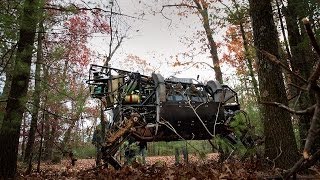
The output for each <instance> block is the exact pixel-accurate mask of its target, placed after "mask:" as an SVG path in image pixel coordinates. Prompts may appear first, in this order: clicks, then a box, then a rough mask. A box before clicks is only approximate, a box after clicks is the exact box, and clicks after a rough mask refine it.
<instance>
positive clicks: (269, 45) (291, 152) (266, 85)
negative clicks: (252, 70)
mask: <svg viewBox="0 0 320 180" xmlns="http://www.w3.org/2000/svg"><path fill="white" fill-rule="evenodd" d="M249 4H250V16H251V19H252V27H253V35H254V44H255V48H256V51H257V57H258V78H259V90H260V100H261V101H262V102H274V101H276V102H280V103H283V104H286V105H287V104H288V100H287V97H286V92H285V87H284V82H283V77H282V73H281V70H280V68H279V67H278V66H277V65H274V64H272V63H270V62H269V61H268V59H267V57H266V56H265V55H263V54H262V52H261V51H262V50H264V51H267V52H269V53H271V54H273V55H275V56H277V57H279V52H278V47H279V46H278V40H277V39H278V33H277V31H276V27H275V24H274V20H273V14H272V7H271V0H260V1H257V0H250V1H249ZM261 111H262V120H263V125H264V135H265V157H266V158H267V159H269V160H270V162H272V163H274V165H275V166H276V167H280V168H289V167H291V165H292V164H293V163H294V162H295V161H296V160H297V159H298V153H297V152H298V149H297V145H296V141H295V137H294V133H293V127H292V123H291V118H290V114H289V113H288V112H286V111H284V110H282V109H279V108H277V107H271V106H267V105H265V104H264V105H262V106H261Z"/></svg>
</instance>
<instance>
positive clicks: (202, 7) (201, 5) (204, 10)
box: [193, 0, 223, 84]
mask: <svg viewBox="0 0 320 180" xmlns="http://www.w3.org/2000/svg"><path fill="white" fill-rule="evenodd" d="M193 2H194V3H195V4H196V5H197V10H198V12H199V13H200V15H201V17H202V23H203V27H204V30H205V32H206V36H207V40H208V47H209V49H210V55H211V58H212V62H213V69H214V72H215V76H216V79H217V81H219V82H220V83H221V84H222V83H223V79H222V72H221V68H220V63H219V58H218V51H217V44H216V42H215V41H214V39H213V37H212V35H213V32H212V30H211V28H210V23H209V15H208V3H207V2H205V1H199V0H193Z"/></svg>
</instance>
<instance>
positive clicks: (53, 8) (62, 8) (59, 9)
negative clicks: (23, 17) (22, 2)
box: [43, 4, 142, 19]
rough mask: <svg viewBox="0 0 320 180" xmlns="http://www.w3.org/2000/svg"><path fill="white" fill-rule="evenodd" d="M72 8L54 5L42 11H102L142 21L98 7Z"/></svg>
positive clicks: (49, 5)
mask: <svg viewBox="0 0 320 180" xmlns="http://www.w3.org/2000/svg"><path fill="white" fill-rule="evenodd" d="M72 6H73V7H74V8H75V9H69V8H66V7H63V6H56V5H52V4H48V5H47V6H45V7H44V8H43V9H46V10H55V11H63V12H73V11H74V10H77V11H94V10H95V11H102V12H105V13H112V14H114V15H119V16H124V17H129V18H133V19H142V18H138V17H134V16H130V15H127V14H123V13H118V12H112V11H109V10H105V9H102V8H98V7H93V8H90V7H78V6H76V5H75V4H72Z"/></svg>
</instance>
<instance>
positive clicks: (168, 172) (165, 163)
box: [18, 153, 320, 180]
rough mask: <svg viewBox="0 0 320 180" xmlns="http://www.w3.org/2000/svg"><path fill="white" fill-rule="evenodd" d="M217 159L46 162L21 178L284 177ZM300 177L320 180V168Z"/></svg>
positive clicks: (249, 164) (255, 166) (273, 171)
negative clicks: (103, 164) (118, 165)
mask: <svg viewBox="0 0 320 180" xmlns="http://www.w3.org/2000/svg"><path fill="white" fill-rule="evenodd" d="M217 159H218V154H215V153H212V154H207V155H206V157H205V158H199V157H196V156H193V155H190V156H189V163H188V164H184V163H182V164H178V165H175V158H174V156H154V157H147V158H146V165H141V164H138V163H133V164H132V166H125V167H123V168H122V169H121V170H118V171H116V170H114V169H113V168H106V169H94V167H95V160H94V159H79V160H78V161H77V162H76V165H75V166H71V164H70V161H68V160H63V161H62V162H61V163H59V164H51V163H42V164H41V171H40V172H39V173H37V172H35V171H33V172H32V173H31V174H29V175H23V169H22V168H21V167H20V174H19V178H18V179H112V180H115V179H130V180H135V179H153V180H154V179H169V180H170V179H192V180H196V179H266V178H267V179H270V178H271V179H272V177H279V175H280V174H281V170H280V169H269V170H265V169H264V170H263V169H262V168H261V166H260V167H259V165H258V163H256V162H240V161H238V160H235V159H230V160H228V161H226V162H224V163H218V161H217ZM34 166H35V167H36V165H34ZM18 167H19V166H18ZM92 169H94V170H92ZM298 178H302V179H320V167H318V168H313V169H312V171H309V172H308V174H307V175H299V176H298Z"/></svg>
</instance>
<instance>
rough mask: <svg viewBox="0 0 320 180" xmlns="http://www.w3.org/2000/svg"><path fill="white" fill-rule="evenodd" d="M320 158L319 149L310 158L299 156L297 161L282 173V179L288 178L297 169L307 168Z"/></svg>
mask: <svg viewBox="0 0 320 180" xmlns="http://www.w3.org/2000/svg"><path fill="white" fill-rule="evenodd" d="M319 158H320V150H318V151H317V152H316V153H314V154H313V155H312V156H311V158H310V159H304V158H303V157H301V158H300V159H299V161H298V162H296V164H295V165H294V166H293V167H292V168H291V169H289V170H287V171H286V172H285V173H284V179H289V178H290V177H291V176H293V175H295V174H296V173H297V172H298V171H301V170H305V169H308V168H309V167H311V166H312V165H314V164H315V163H316V162H317V161H318V160H319Z"/></svg>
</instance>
